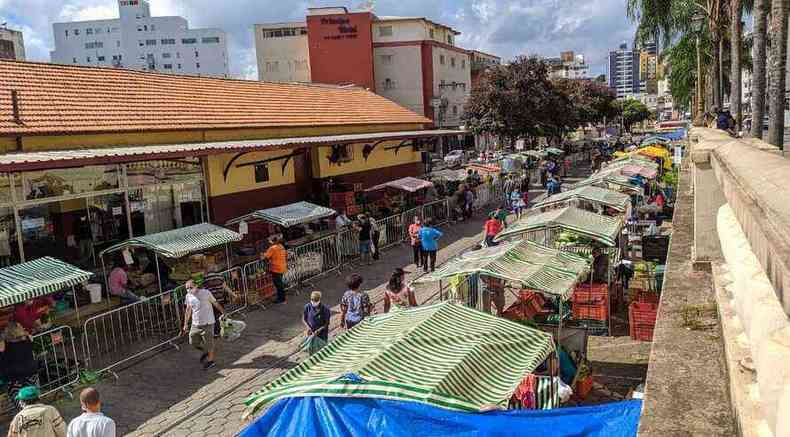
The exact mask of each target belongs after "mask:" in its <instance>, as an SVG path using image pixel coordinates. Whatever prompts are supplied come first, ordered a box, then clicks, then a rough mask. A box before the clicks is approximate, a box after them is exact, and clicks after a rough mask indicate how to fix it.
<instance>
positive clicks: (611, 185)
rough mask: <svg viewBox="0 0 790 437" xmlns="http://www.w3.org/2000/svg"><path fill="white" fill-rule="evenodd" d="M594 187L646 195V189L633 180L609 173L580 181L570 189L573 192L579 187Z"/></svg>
mask: <svg viewBox="0 0 790 437" xmlns="http://www.w3.org/2000/svg"><path fill="white" fill-rule="evenodd" d="M589 185H594V186H596V187H601V188H608V189H610V190H615V191H621V192H625V193H633V194H644V189H643V188H642V187H640V186H639V185H636V184H635V183H634V182H632V181H631V178H628V177H626V176H623V175H620V174H613V173H609V174H606V173H605V172H604V173H601V174H594V175H592V176H590V177H588V178H587V179H584V180H582V181H579V182H577V183H575V184H573V185H571V186H569V187H568V189H569V190H573V189H576V188H579V187H585V186H589Z"/></svg>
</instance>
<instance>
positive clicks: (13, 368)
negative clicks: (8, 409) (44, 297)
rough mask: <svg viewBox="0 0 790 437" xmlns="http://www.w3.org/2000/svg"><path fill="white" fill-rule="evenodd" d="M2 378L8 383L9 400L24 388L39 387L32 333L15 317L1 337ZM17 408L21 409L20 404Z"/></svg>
mask: <svg viewBox="0 0 790 437" xmlns="http://www.w3.org/2000/svg"><path fill="white" fill-rule="evenodd" d="M0 376H2V378H3V379H4V380H5V381H6V390H7V391H8V398H9V399H11V400H15V399H16V394H17V393H18V392H19V390H21V389H22V387H26V386H29V385H37V383H38V363H36V360H35V357H34V355H33V341H32V339H31V337H30V333H29V332H28V331H27V330H25V328H24V327H22V325H21V324H20V323H18V321H16V320H15V318H14V317H12V318H11V320H10V321H9V322H8V325H7V326H6V328H5V330H4V331H3V333H2V335H0ZM15 402H16V405H15V406H16V408H17V409H18V408H19V402H18V401H15Z"/></svg>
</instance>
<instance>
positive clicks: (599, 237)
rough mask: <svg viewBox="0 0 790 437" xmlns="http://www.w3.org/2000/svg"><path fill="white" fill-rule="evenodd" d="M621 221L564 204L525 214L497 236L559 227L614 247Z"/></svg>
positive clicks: (499, 237)
mask: <svg viewBox="0 0 790 437" xmlns="http://www.w3.org/2000/svg"><path fill="white" fill-rule="evenodd" d="M622 226H623V221H622V220H621V219H619V218H615V217H607V216H605V215H601V214H596V213H594V212H589V211H585V210H583V209H579V208H574V207H566V208H562V209H554V210H551V211H546V212H542V213H538V214H532V215H528V216H526V217H523V218H522V219H521V220H519V221H517V222H516V223H514V224H513V225H511V226H510V227H508V228H507V229H505V230H504V231H502V232H500V233H499V235H497V237H496V240H497V241H502V240H504V239H507V238H510V237H517V236H520V235H522V234H525V233H528V232H529V231H536V230H540V229H557V228H559V229H562V230H565V231H571V232H575V233H577V234H579V235H582V236H585V237H588V238H591V239H593V240H596V241H598V242H600V243H602V244H604V245H606V246H610V247H612V246H617V237H618V236H619V235H620V231H621V229H622Z"/></svg>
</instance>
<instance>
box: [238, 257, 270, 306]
mask: <svg viewBox="0 0 790 437" xmlns="http://www.w3.org/2000/svg"><path fill="white" fill-rule="evenodd" d="M242 273H243V280H244V291H245V296H246V297H245V298H246V299H247V304H248V305H259V306H263V301H265V300H267V299H271V298H272V297H274V294H275V289H274V281H273V280H272V275H271V274H270V273H269V262H268V261H260V260H259V261H253V262H250V263H247V264H245V265H244V267H243V268H242Z"/></svg>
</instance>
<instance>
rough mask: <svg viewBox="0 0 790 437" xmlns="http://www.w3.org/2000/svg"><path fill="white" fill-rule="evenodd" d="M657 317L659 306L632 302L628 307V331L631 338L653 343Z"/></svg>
mask: <svg viewBox="0 0 790 437" xmlns="http://www.w3.org/2000/svg"><path fill="white" fill-rule="evenodd" d="M657 316H658V305H657V304H655V303H650V302H632V303H631V305H630V306H629V307H628V330H629V334H630V335H631V338H632V339H634V340H638V341H651V340H652V339H653V329H654V328H655V325H656V317H657Z"/></svg>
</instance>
